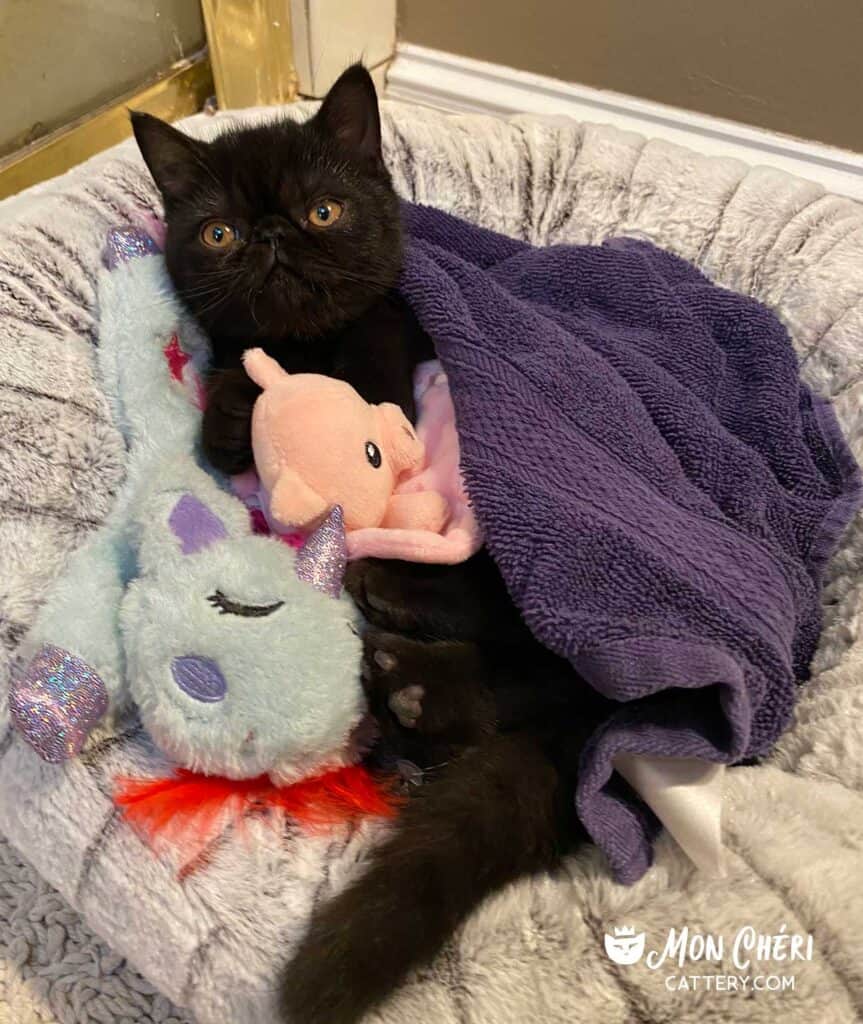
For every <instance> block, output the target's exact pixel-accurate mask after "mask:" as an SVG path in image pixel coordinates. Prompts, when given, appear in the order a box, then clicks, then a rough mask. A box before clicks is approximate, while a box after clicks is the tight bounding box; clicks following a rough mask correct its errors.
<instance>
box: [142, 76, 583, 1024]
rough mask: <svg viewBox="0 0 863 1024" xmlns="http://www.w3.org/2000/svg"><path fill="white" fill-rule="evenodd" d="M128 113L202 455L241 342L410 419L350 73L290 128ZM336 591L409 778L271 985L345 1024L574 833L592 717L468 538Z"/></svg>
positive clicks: (386, 223)
mask: <svg viewBox="0 0 863 1024" xmlns="http://www.w3.org/2000/svg"><path fill="white" fill-rule="evenodd" d="M133 123H134V129H135V135H136V138H137V140H138V144H139V146H140V148H141V151H142V153H143V155H144V159H145V160H146V162H147V164H148V166H149V168H150V170H151V172H152V174H153V177H154V179H155V181H156V184H157V185H158V187H159V189H160V191H161V192H162V196H163V198H164V202H165V214H166V220H167V224H168V235H167V248H166V257H167V263H168V269H169V271H170V273H171V276H172V278H173V280H174V283H175V285H176V287H177V290H178V292H179V293H180V295H181V296H182V297H183V299H184V300H185V302H186V304H187V305H188V307H189V309H190V310H191V311H192V312H193V313H194V314H195V316H196V317H197V318H198V320H199V321H200V323H201V324H202V326H203V327H204V328H205V330H206V331H207V333H208V334H209V336H210V338H211V341H212V346H213V361H214V367H215V369H214V373H213V375H212V377H211V380H210V382H209V387H208V404H207V409H206V413H205V417H204V432H203V440H204V448H205V452H206V454H207V455H208V457H209V459H210V461H211V462H212V463H213V464H214V465H215V466H216V467H217V468H219V469H221V470H223V471H226V472H238V471H241V470H244V469H246V468H247V467H248V466H249V465H251V461H252V455H251V444H250V424H251V410H252V405H253V404H254V401H255V398H256V397H257V394H258V390H257V388H256V387H255V386H254V385H253V384H252V382H251V381H250V380H249V379H248V377H247V376H246V374H245V372H244V371H243V370H242V367H241V365H240V358H241V355H242V352H243V350H244V349H245V348H247V347H249V346H251V345H260V346H262V347H263V348H265V349H266V351H267V352H269V353H270V355H272V356H274V357H275V358H276V359H278V361H279V362H280V363H281V364H282V365H283V366H284V367H285V368H286V369H288V370H289V371H294V372H296V371H301V370H305V371H309V372H315V373H325V374H330V375H332V376H336V377H340V378H341V379H343V380H347V381H348V382H349V383H350V384H352V385H353V386H354V387H355V388H356V389H357V390H358V391H359V392H360V394H362V395H363V397H364V398H366V399H367V400H368V401H372V402H380V401H392V402H397V403H399V404H400V405H401V406H402V408H403V409H404V410H405V412H406V413H407V414H408V415H409V416H412V414H413V401H412V375H413V369H414V367H415V365H416V363H417V362H418V361H419V360H420V359H425V358H430V357H432V355H433V347H432V345H431V343H430V341H429V339H428V338H427V337H426V336H425V335H424V334H423V333H422V331H421V330H420V329H419V327H418V325H417V323H416V321H415V320H414V318H413V317H412V315H411V313H410V311H409V310H408V309H407V307H406V306H405V305H404V303H402V302H401V300H400V299H399V298H398V296H397V295H396V293H395V292H394V290H393V287H394V284H395V281H396V279H397V276H398V273H399V269H400V267H401V259H402V240H401V233H400V226H399V204H398V200H397V198H396V195H395V192H394V191H393V189H392V185H391V183H390V179H389V175H388V174H387V171H386V169H385V167H384V163H383V159H382V156H381V137H380V120H379V115H378V108H377V97H376V96H375V91H374V86H373V85H372V82H371V79H370V77H369V75H368V73H367V72H366V71H365V70H364V69H362V68H361V67H354V68H350V69H349V70H348V71H346V72H345V74H344V75H343V76H342V77H341V78H340V79H339V81H338V82H337V83H336V84H335V85H334V86H333V88H332V90H331V91H330V93H329V95H328V96H327V98H326V99H325V101H324V103H323V105H322V107H321V109H320V111H319V112H318V113H317V115H316V116H315V117H313V118H312V119H311V120H310V121H308V122H307V123H305V124H302V125H299V124H295V123H280V124H270V125H263V126H260V127H256V128H244V129H235V130H230V131H228V132H227V133H226V134H225V135H223V136H221V137H219V138H217V139H215V140H214V141H213V142H210V143H203V142H197V141H194V140H192V139H189V138H188V137H187V136H185V135H183V134H181V133H180V132H178V131H176V130H175V129H173V128H171V127H170V126H168V125H166V124H163V123H162V122H160V121H158V120H156V119H155V118H152V117H147V116H146V115H142V114H137V115H134V116H133ZM346 586H347V588H348V589H349V591H350V593H351V594H352V595H353V596H354V598H355V599H356V601H357V603H358V605H359V606H360V608H361V609H362V610H363V611H364V613H365V614H366V617H367V618H368V619H369V621H370V622H371V623H372V624H373V626H375V627H376V628H375V629H374V630H372V631H371V632H370V633H369V634H368V636H367V638H366V657H365V667H364V685H365V687H366V692H367V695H368V698H369V703H370V706H371V708H372V710H373V711H374V712H375V713H376V715H377V717H378V718H379V720H380V722H381V726H382V731H383V733H384V737H385V740H386V743H387V745H388V747H389V749H390V752H391V753H392V754H394V755H400V756H402V757H406V758H409V759H411V760H413V761H414V762H415V763H416V764H417V765H418V766H419V767H420V768H421V769H424V770H425V771H426V782H425V784H424V785H423V786H421V787H420V788H419V790H418V793H417V796H416V798H415V799H413V800H411V801H409V803H408V805H407V807H406V809H405V811H404V813H403V814H402V816H401V817H400V819H399V821H398V823H397V825H396V828H395V830H394V831H393V833H392V835H391V837H390V838H389V839H388V840H387V841H386V842H385V843H384V844H383V845H382V846H381V847H380V848H379V849H377V850H376V851H374V853H373V854H372V858H371V861H370V863H369V865H368V868H367V871H366V872H365V873H364V874H363V875H362V876H361V877H360V878H359V879H358V880H357V881H356V882H355V883H354V884H353V885H351V886H349V887H348V888H347V889H346V890H345V891H344V892H343V893H341V894H340V895H339V896H337V897H336V898H335V899H334V900H332V901H331V902H330V903H329V904H327V905H325V906H324V907H322V908H321V909H320V910H319V911H317V912H316V913H315V914H314V915H313V918H312V921H311V924H310V928H309V933H308V935H307V936H306V938H305V939H304V941H303V943H302V945H301V947H300V950H299V952H298V954H297V956H296V958H295V960H294V961H293V962H292V964H291V965H290V967H289V968H288V972H287V975H286V978H285V981H284V986H283V1000H282V1002H283V1007H284V1010H285V1014H286V1018H287V1019H290V1020H291V1021H293V1022H296V1024H300V1022H302V1024H354V1022H355V1021H357V1020H359V1018H360V1017H361V1016H362V1015H363V1013H364V1012H365V1010H366V1009H368V1008H369V1007H371V1006H373V1005H374V1004H376V1003H378V1002H380V1000H382V999H383V998H385V997H386V996H387V995H388V994H389V993H390V991H392V989H393V988H394V987H395V986H396V985H398V984H399V982H400V981H401V980H402V979H403V978H404V977H405V975H406V974H407V973H408V971H409V970H410V969H411V968H413V967H416V966H419V965H421V964H423V963H425V962H427V961H428V960H430V959H431V958H432V957H433V956H434V955H435V954H436V953H437V952H438V951H439V950H440V948H441V946H442V945H443V944H444V942H445V941H446V939H447V938H448V936H449V935H450V934H451V932H452V930H453V929H454V928H455V927H456V926H457V925H458V923H459V922H460V921H461V920H462V919H463V918H464V917H465V916H466V915H467V914H468V913H469V912H470V911H471V910H472V909H473V908H474V907H475V906H476V905H477V904H478V903H479V902H480V901H481V900H482V899H483V898H484V897H485V896H486V895H487V894H489V893H490V892H492V891H494V890H495V889H497V888H499V887H500V886H502V885H504V884H505V883H506V882H508V881H509V880H511V879H514V878H517V877H519V876H520V875H522V874H525V873H527V872H531V871H538V870H542V869H545V868H549V867H551V866H553V865H554V864H555V863H556V862H557V859H558V858H559V857H560V855H561V854H562V853H563V852H565V851H567V850H568V849H570V848H571V846H572V844H573V843H574V842H575V841H577V840H578V839H579V838H581V837H582V836H581V833H580V831H579V828H578V825H577V822H576V819H575V814H574V810H573V801H572V794H573V789H574V775H575V767H576V764H577V759H578V752H579V749H580V744H581V739H582V737H583V735H585V734H586V733H587V732H589V731H590V729H591V727H592V724H593V722H594V721H595V720H596V717H597V716H598V714H599V711H598V710H597V701H596V699H595V698H592V697H591V696H590V692H589V691H588V690H587V688H586V687H578V685H577V683H578V680H577V679H576V680H574V679H573V673H572V670H571V669H570V667H569V666H568V665H567V664H566V663H564V662H562V661H561V660H560V659H557V658H555V657H554V656H552V655H550V654H549V653H548V652H546V651H544V650H543V649H542V648H541V647H540V646H539V645H538V644H537V643H536V641H535V640H534V639H533V638H532V636H531V635H530V633H529V631H528V630H527V628H526V627H525V626H524V624H523V623H522V622H521V619H520V617H519V615H518V613H517V611H516V609H515V608H514V607H513V605H512V603H511V601H510V600H509V597H508V595H507V592H506V589H505V587H504V585H503V582H502V581H501V578H500V576H499V574H498V572H497V569H496V567H495V565H494V563H493V561H492V559H491V558H490V557H489V556H488V555H487V554H486V553H485V552H480V553H479V554H478V555H476V556H474V557H473V558H472V559H470V560H469V561H468V562H466V563H464V564H463V565H461V566H454V567H447V566H421V565H412V564H411V563H406V562H376V561H374V560H367V561H364V562H359V563H354V564H353V565H352V566H351V567H350V571H349V574H348V577H347V579H346Z"/></svg>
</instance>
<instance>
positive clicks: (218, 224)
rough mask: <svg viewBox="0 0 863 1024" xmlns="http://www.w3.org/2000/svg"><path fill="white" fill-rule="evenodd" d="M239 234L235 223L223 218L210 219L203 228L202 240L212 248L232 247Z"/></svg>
mask: <svg viewBox="0 0 863 1024" xmlns="http://www.w3.org/2000/svg"><path fill="white" fill-rule="evenodd" d="M238 238H239V235H238V234H237V229H236V228H235V227H234V226H233V224H226V223H225V222H224V221H223V220H208V221H207V223H206V224H205V225H204V226H203V227H202V228H201V241H202V242H203V243H204V245H207V246H209V247H210V248H211V249H230V247H231V246H232V245H233V244H234V242H236V241H237V239H238Z"/></svg>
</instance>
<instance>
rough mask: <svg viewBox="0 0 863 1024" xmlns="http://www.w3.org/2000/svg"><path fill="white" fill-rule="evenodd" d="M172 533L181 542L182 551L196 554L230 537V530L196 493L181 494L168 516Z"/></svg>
mask: <svg viewBox="0 0 863 1024" xmlns="http://www.w3.org/2000/svg"><path fill="white" fill-rule="evenodd" d="M168 526H169V528H170V530H171V533H173V534H174V536H175V537H176V538H177V540H178V541H179V542H180V552H181V554H184V555H195V554H197V553H198V552H199V551H203V550H204V548H208V547H210V545H211V544H216V543H217V542H218V541H220V540H226V539H227V538H228V530H227V527H226V526H225V524H224V523H223V522H222V520H221V519H219V517H218V516H217V515H216V513H215V512H213V511H212V509H210V508H208V507H207V506H206V505H205V504H204V503H203V501H201V499H200V498H196V497H195V495H194V494H191V493H187V494H183V495H181V496H180V497H179V498H178V499H177V502H176V504H175V505H174V507H173V509H171V514H170V515H169V516H168Z"/></svg>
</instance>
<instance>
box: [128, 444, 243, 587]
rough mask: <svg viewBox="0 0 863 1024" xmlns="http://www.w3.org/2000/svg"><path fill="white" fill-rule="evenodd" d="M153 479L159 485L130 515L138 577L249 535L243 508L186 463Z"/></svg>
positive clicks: (170, 467)
mask: <svg viewBox="0 0 863 1024" xmlns="http://www.w3.org/2000/svg"><path fill="white" fill-rule="evenodd" d="M155 476H156V477H157V479H158V481H159V482H158V486H156V487H154V488H153V489H152V490H151V491H150V492H149V493H147V494H145V495H144V497H143V499H142V500H141V502H140V503H139V504H138V505H137V506H136V508H135V509H134V510H133V516H132V518H133V522H134V524H135V528H136V529H137V532H138V561H139V564H140V568H141V570H142V571H143V572H150V571H153V570H156V569H158V568H159V566H161V565H163V564H164V563H165V562H175V561H176V560H177V559H185V558H189V557H192V556H195V555H199V554H201V553H204V552H206V551H207V550H208V549H209V548H211V547H213V545H215V544H219V543H221V542H222V541H225V540H229V539H231V538H235V537H242V536H245V535H247V534H250V533H251V532H252V528H251V523H250V520H249V511H248V509H247V508H246V507H245V505H243V503H242V502H241V501H240V500H239V499H238V498H235V497H233V496H232V495H230V494H227V493H225V491H223V490H222V489H221V488H220V487H219V486H218V484H216V482H215V481H214V480H213V479H211V478H210V477H209V476H208V475H207V474H206V473H205V472H204V471H203V470H202V469H200V468H199V467H198V466H196V465H195V464H194V462H193V461H192V460H191V459H183V460H178V461H176V462H171V463H165V464H163V465H162V466H160V467H159V469H158V470H157V472H156V474H155Z"/></svg>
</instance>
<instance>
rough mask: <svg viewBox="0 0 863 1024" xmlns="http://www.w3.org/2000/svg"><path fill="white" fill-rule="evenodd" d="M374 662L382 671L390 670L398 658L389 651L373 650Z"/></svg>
mask: <svg viewBox="0 0 863 1024" xmlns="http://www.w3.org/2000/svg"><path fill="white" fill-rule="evenodd" d="M375 664H376V665H377V666H378V668H380V669H383V671H384V672H392V670H393V669H394V668H395V667H396V665H397V664H398V658H396V656H395V655H394V654H390V652H389V651H375Z"/></svg>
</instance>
